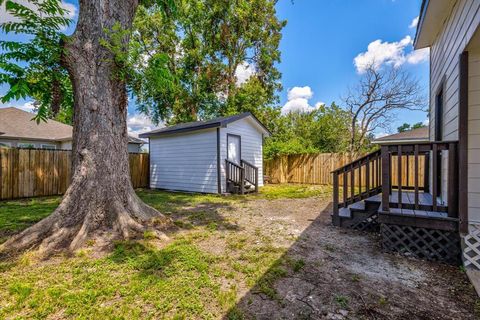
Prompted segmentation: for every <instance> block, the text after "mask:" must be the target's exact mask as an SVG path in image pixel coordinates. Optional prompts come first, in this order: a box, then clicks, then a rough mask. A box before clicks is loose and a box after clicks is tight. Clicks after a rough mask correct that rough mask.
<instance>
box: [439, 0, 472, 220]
mask: <svg viewBox="0 0 480 320" xmlns="http://www.w3.org/2000/svg"><path fill="white" fill-rule="evenodd" d="M479 24H480V1H478V0H458V1H456V3H455V5H454V7H453V8H452V11H451V14H450V16H449V17H448V18H447V19H446V20H445V22H444V25H443V28H442V30H441V31H440V33H439V34H438V36H437V38H436V40H435V41H434V43H433V45H432V46H431V48H430V140H432V141H433V140H434V133H435V119H436V114H435V101H436V95H437V93H438V92H439V90H440V88H441V87H443V90H444V107H443V137H442V140H449V141H450V140H453V141H455V140H458V132H459V128H458V115H459V83H460V80H459V70H460V68H459V66H460V60H459V57H460V54H461V53H462V52H463V51H464V50H465V48H466V47H467V45H468V44H469V42H470V39H471V38H472V36H473V34H474V33H475V31H476V30H477V27H478V26H479ZM469 80H470V81H475V80H474V79H469ZM470 87H471V83H470ZM477 101H478V100H477ZM473 112H474V113H475V112H477V113H478V112H479V111H476V110H474V111H473ZM471 115H472V114H471V113H470V116H469V118H471ZM469 128H470V129H472V130H476V129H474V128H473V125H471V123H469ZM470 129H469V130H470ZM469 134H472V132H469ZM469 140H470V141H471V140H472V139H469ZM477 152H478V150H477V149H472V145H471V144H469V159H473V157H476V156H475V154H476V153H477ZM477 159H478V158H477ZM472 164H473V162H472ZM447 168H448V165H447V157H443V159H442V169H443V172H442V186H443V188H442V192H441V197H442V199H443V200H444V201H445V200H446V199H447V192H448V190H447V189H446V186H447V177H448V172H447ZM472 170H476V169H475V167H470V168H469V177H471V175H470V173H471V172H473V171H472ZM432 178H433V175H432ZM475 192H480V183H478V179H473V178H469V199H474V198H475ZM473 202H475V201H474V200H469V219H470V220H471V221H479V222H480V212H478V210H476V209H474V208H475V207H473V206H472V204H473Z"/></svg>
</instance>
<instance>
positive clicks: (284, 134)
mask: <svg viewBox="0 0 480 320" xmlns="http://www.w3.org/2000/svg"><path fill="white" fill-rule="evenodd" d="M350 122H351V119H350V114H349V113H348V112H346V111H345V110H343V109H342V108H340V107H339V106H338V105H336V104H335V103H332V104H331V105H330V106H326V105H322V106H320V107H319V108H318V109H315V110H312V111H310V112H299V111H297V112H290V113H288V114H286V115H282V116H280V117H278V118H276V120H275V121H274V122H273V125H272V126H273V129H272V130H273V135H272V137H271V138H269V139H268V140H267V141H266V143H265V148H264V150H265V157H266V158H272V157H275V156H277V155H280V154H301V153H316V152H345V151H347V149H348V145H349V138H350V136H349V126H350Z"/></svg>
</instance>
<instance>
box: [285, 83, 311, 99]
mask: <svg viewBox="0 0 480 320" xmlns="http://www.w3.org/2000/svg"><path fill="white" fill-rule="evenodd" d="M312 96H313V91H312V88H310V87H309V86H305V87H293V88H292V89H290V90H288V100H294V99H310V98H311V97H312Z"/></svg>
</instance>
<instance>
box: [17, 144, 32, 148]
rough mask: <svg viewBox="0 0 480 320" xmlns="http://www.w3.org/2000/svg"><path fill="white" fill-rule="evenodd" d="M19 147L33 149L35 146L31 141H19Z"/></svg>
mask: <svg viewBox="0 0 480 320" xmlns="http://www.w3.org/2000/svg"><path fill="white" fill-rule="evenodd" d="M17 146H18V147H19V148H26V149H33V148H35V146H34V145H33V144H31V143H19V144H18V145H17Z"/></svg>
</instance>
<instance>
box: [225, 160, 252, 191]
mask: <svg viewBox="0 0 480 320" xmlns="http://www.w3.org/2000/svg"><path fill="white" fill-rule="evenodd" d="M225 168H226V177H227V185H228V184H229V183H232V184H233V185H235V186H238V187H239V192H240V194H244V193H245V189H246V188H245V183H246V182H249V183H250V184H252V185H253V186H254V188H255V192H258V168H257V167H256V166H254V165H253V164H251V163H250V162H248V161H245V160H243V159H242V160H240V164H236V163H235V162H232V161H230V160H228V159H225Z"/></svg>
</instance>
